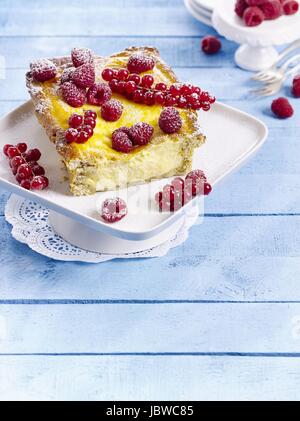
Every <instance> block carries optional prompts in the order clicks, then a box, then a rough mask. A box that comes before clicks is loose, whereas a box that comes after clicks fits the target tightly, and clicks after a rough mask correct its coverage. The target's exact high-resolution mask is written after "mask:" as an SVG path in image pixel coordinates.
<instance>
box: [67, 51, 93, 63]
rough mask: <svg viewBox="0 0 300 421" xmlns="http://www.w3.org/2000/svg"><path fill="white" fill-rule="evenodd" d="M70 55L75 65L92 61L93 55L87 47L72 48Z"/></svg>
mask: <svg viewBox="0 0 300 421" xmlns="http://www.w3.org/2000/svg"><path fill="white" fill-rule="evenodd" d="M71 57H72V61H73V64H74V66H75V67H80V66H82V65H83V64H93V63H94V55H93V53H92V51H91V50H90V49H89V48H73V50H72V52H71Z"/></svg>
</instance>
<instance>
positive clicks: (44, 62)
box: [30, 58, 57, 82]
mask: <svg viewBox="0 0 300 421" xmlns="http://www.w3.org/2000/svg"><path fill="white" fill-rule="evenodd" d="M30 70H31V74H32V77H33V78H34V79H35V80H36V81H37V82H46V81H47V80H51V79H53V78H55V76H56V73H57V69H56V66H55V64H54V63H53V62H52V61H50V60H48V59H46V58H44V59H41V60H37V61H34V62H33V63H31V64H30Z"/></svg>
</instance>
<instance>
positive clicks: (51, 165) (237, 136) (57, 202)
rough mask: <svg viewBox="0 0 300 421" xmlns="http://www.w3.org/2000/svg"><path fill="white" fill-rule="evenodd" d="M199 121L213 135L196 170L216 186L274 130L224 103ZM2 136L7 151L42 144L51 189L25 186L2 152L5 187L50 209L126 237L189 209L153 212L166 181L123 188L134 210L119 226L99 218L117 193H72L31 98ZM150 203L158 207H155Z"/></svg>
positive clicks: (5, 122) (154, 229)
mask: <svg viewBox="0 0 300 421" xmlns="http://www.w3.org/2000/svg"><path fill="white" fill-rule="evenodd" d="M199 119H200V122H201V126H202V127H203V132H204V133H205V134H206V135H207V142H206V144H205V145H204V146H202V147H201V148H199V150H198V151H197V154H196V156H195V159H194V168H201V169H203V170H204V171H205V173H206V175H207V177H208V179H209V181H210V183H211V184H212V185H214V184H215V183H217V182H218V181H219V180H221V179H222V178H223V177H225V176H226V175H227V174H229V173H230V172H232V171H233V170H234V169H236V168H237V167H239V166H240V165H241V164H242V163H243V162H244V161H245V160H246V159H247V158H249V157H250V156H251V155H252V154H253V153H254V152H255V151H257V150H258V149H259V148H260V146H261V145H262V144H263V142H264V141H265V139H266V137H267V134H268V129H267V127H266V126H265V125H264V124H263V123H262V122H261V121H259V120H257V119H256V118H254V117H252V116H250V115H248V114H245V113H243V112H241V111H239V110H236V109H234V108H231V107H229V106H226V105H224V104H221V103H216V104H215V105H214V106H213V107H212V110H211V111H210V112H208V113H204V112H201V113H200V114H199ZM0 134H1V137H0V151H1V152H2V148H3V146H4V145H5V144H6V143H8V144H16V143H18V142H20V141H26V142H27V143H28V145H29V146H30V147H37V148H39V149H40V150H41V152H42V158H41V165H43V166H44V167H45V169H46V174H47V176H48V178H49V180H50V187H49V189H47V190H44V191H41V192H32V191H28V190H24V189H22V188H21V187H19V185H18V184H17V183H16V181H15V179H14V176H13V175H12V172H11V170H10V168H9V164H8V160H7V158H6V157H5V156H4V155H3V153H0V184H2V186H3V187H4V188H6V189H7V190H9V191H11V192H13V193H16V194H18V195H20V196H24V197H25V198H27V199H31V200H33V201H35V202H37V201H38V202H41V203H42V204H43V205H45V206H47V207H48V208H49V209H51V210H54V211H56V212H58V213H61V214H63V215H65V216H67V217H70V218H72V219H75V220H76V221H78V222H80V223H83V224H85V225H87V226H88V227H90V228H93V229H95V230H97V231H100V232H103V233H106V234H110V235H113V236H115V237H119V238H123V239H126V240H136V241H141V240H145V239H147V238H151V237H152V236H154V235H157V234H159V233H160V232H161V231H163V230H164V229H166V228H167V227H169V226H171V225H172V224H174V223H175V222H176V220H178V218H180V217H181V216H182V215H183V213H184V212H185V207H183V208H182V209H181V210H179V211H177V212H175V213H173V214H172V213H160V212H158V211H154V210H153V208H154V209H155V204H154V200H153V197H154V194H155V192H157V191H158V190H159V189H160V188H161V187H162V186H163V185H164V184H166V180H159V181H153V182H151V183H148V184H144V185H139V186H134V187H130V188H129V189H128V192H126V191H125V190H122V191H120V192H118V193H117V195H118V196H121V197H124V198H125V199H126V200H127V203H128V207H129V213H128V215H127V216H126V218H124V219H123V220H122V221H120V222H118V223H116V224H113V225H109V224H106V223H104V222H103V221H102V220H101V219H100V217H99V212H98V209H99V208H100V206H101V203H102V201H103V200H104V199H105V198H107V197H114V196H115V195H116V193H115V192H103V193H97V194H95V195H92V196H84V197H74V196H72V195H71V194H70V193H69V187H68V182H67V181H66V172H65V169H64V168H63V165H62V163H61V162H60V160H59V156H58V154H57V152H56V150H55V147H54V145H53V144H51V142H50V141H49V139H48V138H47V136H46V134H45V132H44V129H43V128H42V127H41V126H40V125H39V123H38V121H37V119H36V117H35V115H34V111H33V105H32V103H31V101H28V102H26V103H25V104H23V105H22V106H20V107H19V108H17V109H15V110H14V111H12V112H11V113H10V114H8V115H7V116H5V117H3V118H2V119H1V120H0ZM150 198H152V201H151V200H150ZM149 200H150V202H149ZM194 200H197V199H194ZM208 200H209V199H208ZM138 202H140V203H138ZM149 203H151V206H152V210H151V211H149Z"/></svg>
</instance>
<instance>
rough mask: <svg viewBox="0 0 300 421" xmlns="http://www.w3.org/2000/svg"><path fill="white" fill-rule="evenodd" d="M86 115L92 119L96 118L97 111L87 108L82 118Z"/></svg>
mask: <svg viewBox="0 0 300 421" xmlns="http://www.w3.org/2000/svg"><path fill="white" fill-rule="evenodd" d="M86 117H89V118H92V119H93V120H97V113H96V111H93V110H87V111H85V112H84V118H86Z"/></svg>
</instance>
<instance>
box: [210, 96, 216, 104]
mask: <svg viewBox="0 0 300 421" xmlns="http://www.w3.org/2000/svg"><path fill="white" fill-rule="evenodd" d="M208 102H209V103H210V104H214V103H215V102H216V97H214V96H209V98H208Z"/></svg>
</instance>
